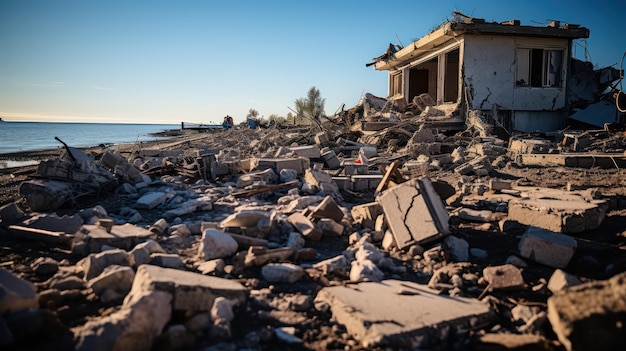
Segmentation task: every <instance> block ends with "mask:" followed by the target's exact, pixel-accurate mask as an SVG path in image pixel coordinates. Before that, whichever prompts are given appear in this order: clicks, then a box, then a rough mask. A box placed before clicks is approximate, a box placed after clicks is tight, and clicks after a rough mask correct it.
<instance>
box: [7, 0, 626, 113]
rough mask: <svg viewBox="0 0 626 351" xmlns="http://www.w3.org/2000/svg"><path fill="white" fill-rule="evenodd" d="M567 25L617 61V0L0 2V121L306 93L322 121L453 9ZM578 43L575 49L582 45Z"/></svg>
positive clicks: (277, 109) (231, 103) (607, 60)
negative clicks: (315, 99)
mask: <svg viewBox="0 0 626 351" xmlns="http://www.w3.org/2000/svg"><path fill="white" fill-rule="evenodd" d="M454 10H457V11H461V12H463V13H465V14H468V15H472V16H474V17H478V18H484V19H486V20H487V21H506V20H511V19H519V20H521V22H522V24H525V25H540V26H543V25H545V24H547V23H548V22H549V21H551V20H560V21H561V22H562V23H573V24H580V25H582V26H584V27H587V28H589V29H590V31H591V34H590V38H589V39H587V40H586V42H585V41H580V40H577V41H576V48H575V51H574V54H575V56H576V57H579V58H585V55H586V53H587V55H588V56H587V57H590V58H591V61H592V62H593V63H594V64H596V65H597V66H598V67H605V66H610V65H615V67H618V66H619V63H620V60H621V57H622V54H623V53H624V51H625V50H626V31H625V29H624V24H623V23H624V15H626V0H595V1H589V0H572V1H554V0H527V1H515V2H514V1H509V0H500V1H486V0H484V1H460V0H457V1H448V0H437V1H415V0H394V1H390V2H386V1H380V0H377V1H370V0H354V1H349V0H343V1H342V0H328V1H327V0H316V1H300V0H286V1H272V0H267V1H260V0H255V1H245V0H239V1H237V0H233V1H210V0H204V1H200V0H169V1H163V0H146V1H137V0H134V1H133V0H106V1H105V0H71V1H70V0H0V117H2V118H3V119H5V120H8V121H54V122H59V121H77V122H114V123H118V122H136V123H180V122H181V121H185V122H194V123H209V122H211V121H213V122H221V120H222V119H223V116H225V115H226V114H230V115H231V116H233V117H234V118H235V121H236V122H240V121H243V120H244V119H245V116H246V114H247V113H248V110H249V109H250V108H254V109H256V110H257V111H258V112H259V115H261V116H265V117H268V116H269V115H271V114H277V115H279V116H286V115H287V113H288V112H290V110H289V107H291V108H294V101H295V100H296V99H298V98H301V97H304V96H306V93H307V91H308V90H309V88H310V87H312V86H315V87H317V88H318V89H319V90H320V92H321V95H322V97H323V98H325V99H326V105H325V106H326V108H325V110H326V113H327V114H329V115H331V114H333V113H334V112H335V111H336V110H337V109H338V108H339V107H340V105H341V104H342V103H345V104H346V107H347V108H350V107H353V106H354V105H356V104H357V103H358V101H359V99H360V98H361V96H362V94H364V93H366V92H369V93H372V94H374V95H378V96H382V97H385V96H386V95H387V72H386V71H382V72H379V71H375V70H374V69H373V67H365V64H366V63H368V62H369V61H370V60H371V59H372V58H373V57H376V56H378V55H380V54H382V53H383V52H384V51H385V50H386V48H387V46H388V44H389V43H390V42H393V43H395V44H398V43H402V44H404V45H407V44H409V43H410V42H411V41H412V40H414V39H418V38H419V37H421V36H423V35H425V34H427V33H428V32H429V31H430V30H431V29H433V28H435V27H436V26H437V25H439V24H440V23H442V22H443V21H444V20H445V19H446V18H449V17H450V15H451V13H452V12H453V11H454ZM585 45H586V47H587V50H585V49H584V46H585Z"/></svg>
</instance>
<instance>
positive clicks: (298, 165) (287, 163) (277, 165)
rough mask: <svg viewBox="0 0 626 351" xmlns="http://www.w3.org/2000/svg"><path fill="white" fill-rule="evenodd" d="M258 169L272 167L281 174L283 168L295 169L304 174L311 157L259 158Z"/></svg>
mask: <svg viewBox="0 0 626 351" xmlns="http://www.w3.org/2000/svg"><path fill="white" fill-rule="evenodd" d="M256 168H257V169H259V170H263V169H267V168H271V169H273V170H274V172H276V174H280V171H281V170H283V169H293V170H295V171H296V172H298V174H304V171H305V170H306V169H308V168H309V159H307V158H304V157H298V158H260V159H258V160H257V166H256Z"/></svg>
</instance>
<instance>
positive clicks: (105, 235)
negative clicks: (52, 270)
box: [72, 223, 155, 255]
mask: <svg viewBox="0 0 626 351" xmlns="http://www.w3.org/2000/svg"><path fill="white" fill-rule="evenodd" d="M154 236H155V234H154V233H153V232H151V231H149V230H148V229H145V228H142V227H138V226H136V225H133V224H130V223H126V224H122V225H115V226H113V228H111V231H110V232H108V231H107V230H106V228H103V227H101V226H99V225H92V224H85V225H83V226H82V227H81V229H80V230H78V231H77V232H76V233H74V241H73V243H72V251H73V252H74V253H76V254H81V255H87V254H89V253H92V252H100V248H101V247H102V245H108V246H113V247H118V248H121V249H124V250H130V248H132V247H134V246H135V245H137V244H138V243H141V242H144V241H146V240H147V239H150V238H152V237H154ZM79 251H80V252H79Z"/></svg>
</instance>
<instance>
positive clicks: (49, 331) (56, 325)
mask: <svg viewBox="0 0 626 351" xmlns="http://www.w3.org/2000/svg"><path fill="white" fill-rule="evenodd" d="M4 320H5V322H6V326H7V327H8V329H9V330H10V331H11V335H12V337H13V341H14V342H15V343H16V344H17V345H20V343H21V344H22V345H24V343H27V342H30V343H32V342H34V341H36V342H45V341H51V340H59V339H61V338H63V337H67V336H68V334H69V330H68V328H67V327H66V326H65V325H63V323H61V321H59V319H58V318H57V316H55V315H54V313H53V312H52V311H50V310H48V309H26V310H21V311H18V312H13V313H10V314H7V315H6V316H5V317H4ZM68 344H69V343H65V345H63V344H60V345H63V346H64V347H66V348H67V347H71V344H69V345H68ZM60 345H59V347H60Z"/></svg>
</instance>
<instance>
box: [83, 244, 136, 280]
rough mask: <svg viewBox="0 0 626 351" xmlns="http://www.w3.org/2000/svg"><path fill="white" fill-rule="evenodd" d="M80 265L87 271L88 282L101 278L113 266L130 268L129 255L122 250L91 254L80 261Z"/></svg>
mask: <svg viewBox="0 0 626 351" xmlns="http://www.w3.org/2000/svg"><path fill="white" fill-rule="evenodd" d="M78 264H79V265H80V266H81V267H82V268H83V270H84V271H85V279H86V280H91V279H93V278H95V277H97V276H99V275H100V274H101V273H102V272H103V271H104V269H105V268H106V267H109V266H111V265H120V266H130V262H129V261H128V254H127V253H126V251H124V250H120V249H114V250H107V251H103V252H100V253H95V254H91V255H89V256H87V257H85V258H83V259H82V260H80V261H79V263H78Z"/></svg>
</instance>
